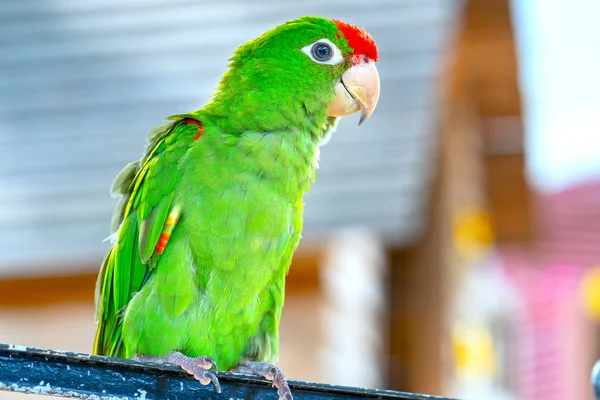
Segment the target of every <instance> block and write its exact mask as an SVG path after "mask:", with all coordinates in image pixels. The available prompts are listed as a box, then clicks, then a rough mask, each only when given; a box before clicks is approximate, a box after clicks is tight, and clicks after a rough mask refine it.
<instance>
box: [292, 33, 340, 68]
mask: <svg viewBox="0 0 600 400" xmlns="http://www.w3.org/2000/svg"><path fill="white" fill-rule="evenodd" d="M317 43H319V44H321V43H322V44H326V45H328V46H329V47H330V48H331V50H332V51H333V54H332V55H331V57H330V58H329V59H328V60H326V61H321V60H317V59H316V58H315V56H314V55H313V46H314V45H316V44H317ZM302 51H303V52H304V53H306V55H308V57H309V58H310V59H311V60H313V61H314V62H316V63H317V64H329V65H335V64H339V63H341V62H342V61H344V56H342V52H341V51H340V49H338V47H337V46H336V45H335V44H333V43H332V42H331V41H330V40H329V39H326V38H323V39H319V40H317V41H316V42H314V43H311V44H309V45H308V46H304V47H303V48H302Z"/></svg>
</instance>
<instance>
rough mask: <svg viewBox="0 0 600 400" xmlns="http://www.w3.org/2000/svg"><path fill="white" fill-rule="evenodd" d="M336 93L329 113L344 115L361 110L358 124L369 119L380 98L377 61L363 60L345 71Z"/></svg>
mask: <svg viewBox="0 0 600 400" xmlns="http://www.w3.org/2000/svg"><path fill="white" fill-rule="evenodd" d="M335 94H336V96H335V99H334V100H333V103H331V105H330V106H329V110H328V112H327V115H329V116H330V117H343V116H346V115H350V114H353V113H355V112H357V111H358V110H360V121H359V122H358V125H360V124H362V123H363V122H365V121H366V120H367V119H369V117H370V116H371V114H372V113H373V110H375V106H377V101H378V100H379V74H378V73H377V68H376V67H375V63H374V62H371V61H368V62H362V63H360V64H356V65H354V66H352V67H351V68H350V69H349V70H348V71H346V72H344V74H343V75H342V79H341V80H340V81H339V82H338V83H337V84H336V85H335Z"/></svg>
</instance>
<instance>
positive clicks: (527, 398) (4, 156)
mask: <svg viewBox="0 0 600 400" xmlns="http://www.w3.org/2000/svg"><path fill="white" fill-rule="evenodd" d="M599 12H600V5H599V4H597V2H596V0H572V1H571V2H570V3H569V4H567V2H564V1H559V0H543V1H542V0H537V1H536V0H513V1H512V2H511V1H509V0H463V1H459V0H371V1H366V0H362V1H359V0H346V1H341V0H335V1H334V0H331V1H323V0H320V1H314V0H307V1H303V2H300V1H298V2H292V1H284V0H280V1H276V0H259V1H253V2H250V1H241V0H238V1H236V0H222V1H219V2H217V1H199V0H129V1H127V2H124V1H117V0H87V1H82V2H76V1H71V0H54V1H51V2H50V1H41V0H4V1H2V3H1V4H0V250H1V254H2V255H1V256H0V342H8V343H13V344H21V345H29V346H35V347H48V348H54V349H62V350H72V351H78V352H86V353H87V352H90V351H91V345H92V342H93V337H94V332H95V325H94V321H93V285H94V281H95V278H96V273H97V271H98V268H99V265H100V262H101V259H102V257H103V255H104V253H105V251H106V250H107V248H108V244H107V243H103V242H102V240H103V239H104V238H105V237H107V236H108V234H109V223H110V216H111V213H112V209H113V207H114V206H115V204H116V201H115V200H114V199H111V198H110V196H109V194H108V189H109V187H110V185H111V183H112V180H113V179H114V177H115V176H116V174H117V173H118V171H119V170H120V169H121V168H122V167H123V166H124V165H125V164H126V163H128V162H129V161H132V160H134V159H138V158H139V157H140V155H141V153H142V150H143V148H144V146H145V140H146V132H147V131H148V130H150V129H151V128H153V127H154V126H156V125H158V124H160V123H161V122H162V118H163V117H166V116H168V115H172V114H176V113H180V112H185V111H190V110H194V109H198V108H200V107H202V106H203V105H204V104H205V103H206V102H207V101H208V100H209V98H210V94H211V92H212V91H213V89H214V87H215V86H216V84H217V83H218V80H219V78H220V76H221V74H222V73H223V72H224V69H225V66H226V61H227V58H228V57H229V56H230V55H231V53H232V52H233V50H234V49H235V48H236V47H237V46H238V45H240V44H241V43H243V42H245V41H247V40H250V39H253V38H254V37H256V36H257V35H259V34H261V33H263V32H264V31H266V30H268V29H270V28H272V27H274V26H275V25H277V24H280V23H283V22H285V21H286V20H289V19H292V18H296V17H298V16H301V15H321V16H325V17H334V18H338V19H342V20H345V21H348V22H351V23H354V24H357V25H360V26H365V27H366V28H367V30H368V31H369V32H370V33H371V34H372V36H373V37H374V38H375V40H376V41H377V43H378V46H379V51H380V62H379V63H378V68H379V72H380V77H381V98H380V102H379V105H378V108H377V110H376V112H375V113H374V115H373V116H372V118H371V119H370V120H369V121H368V122H367V123H366V124H365V125H363V126H361V127H360V128H357V127H356V124H357V121H358V116H356V115H355V116H350V117H347V118H345V119H344V120H343V121H342V122H341V123H340V125H339V127H338V129H337V131H336V132H335V134H334V135H333V138H332V140H331V141H330V143H329V144H328V145H327V146H325V147H323V148H322V153H321V159H322V161H321V168H320V170H319V171H318V176H317V183H316V184H315V185H314V186H313V188H312V190H311V192H310V193H309V195H308V196H307V197H306V199H305V200H306V204H307V205H306V216H305V221H306V222H305V232H304V239H303V241H302V244H301V246H300V249H299V251H298V253H297V254H296V256H295V258H294V261H293V265H292V268H291V273H290V276H289V279H288V283H287V289H286V290H287V297H286V305H285V308H284V313H283V320H282V326H281V341H282V345H281V366H282V367H283V368H284V370H285V371H286V374H287V376H288V377H290V378H293V379H305V380H312V381H319V382H329V383H337V384H344V385H352V386H367V387H379V388H391V389H397V390H405V391H412V392H421V393H428V394H438V395H447V396H455V397H462V398H473V399H487V400H500V399H501V400H509V399H511V400H513V399H514V400H516V399H519V400H520V399H522V400H534V399H535V400H537V399H542V398H543V399H547V400H552V399H561V400H562V399H583V400H585V399H592V395H591V390H590V388H589V383H588V382H589V375H590V370H591V367H592V365H593V363H594V361H595V360H596V359H597V358H600V335H599V333H600V329H599V323H598V321H599V319H600V134H599V132H598V131H600V81H599V80H598V79H597V78H594V76H597V74H598V71H599V70H600V57H598V52H597V49H598V46H599V43H600V28H599V27H598V24H597V21H596V19H597V15H598V13H599ZM22 396H23V395H16V394H15V395H13V394H7V393H2V394H0V398H2V399H12V398H13V397H14V398H18V397H22Z"/></svg>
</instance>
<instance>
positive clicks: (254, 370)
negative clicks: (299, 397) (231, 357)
mask: <svg viewBox="0 0 600 400" xmlns="http://www.w3.org/2000/svg"><path fill="white" fill-rule="evenodd" d="M234 371H237V372H241V373H249V374H253V375H258V376H261V377H263V378H265V379H267V380H269V381H272V382H273V386H274V387H276V388H277V394H278V395H279V400H294V396H292V392H291V390H290V387H289V385H288V383H287V379H286V377H285V375H284V374H283V371H281V369H279V368H278V367H277V366H275V365H273V364H271V363H268V362H256V361H249V362H247V363H246V364H242V365H238V366H237V367H236V368H235V369H234Z"/></svg>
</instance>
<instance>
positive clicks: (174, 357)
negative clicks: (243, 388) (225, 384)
mask: <svg viewBox="0 0 600 400" xmlns="http://www.w3.org/2000/svg"><path fill="white" fill-rule="evenodd" d="M167 362H168V363H170V364H174V365H177V366H179V367H181V368H182V369H183V370H184V371H185V372H187V373H189V374H190V375H193V376H194V378H196V380H197V381H199V382H200V383H201V384H203V385H205V386H206V385H208V384H209V383H211V382H212V383H213V385H215V391H216V392H217V393H221V384H220V383H219V379H218V378H217V376H216V375H215V373H214V372H212V371H209V369H210V368H213V367H214V369H215V372H218V371H219V370H218V368H217V363H216V362H215V360H213V359H212V358H210V357H208V356H202V357H197V358H191V357H188V356H186V355H184V354H182V353H180V352H178V351H175V352H173V353H171V354H170V355H169V357H168V358H167Z"/></svg>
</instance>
